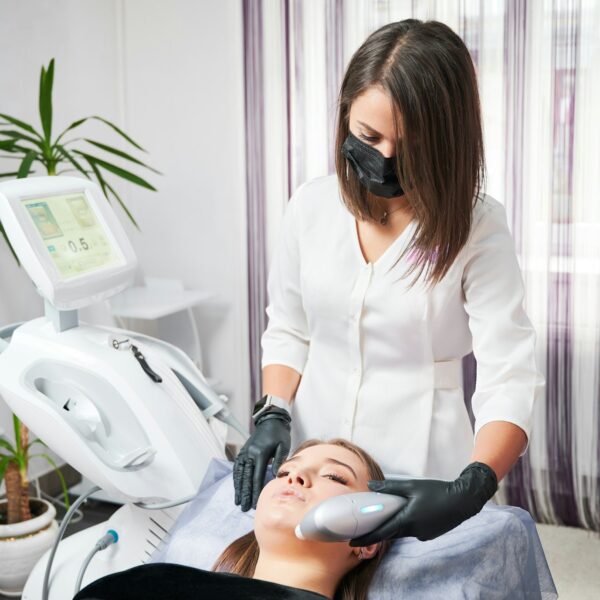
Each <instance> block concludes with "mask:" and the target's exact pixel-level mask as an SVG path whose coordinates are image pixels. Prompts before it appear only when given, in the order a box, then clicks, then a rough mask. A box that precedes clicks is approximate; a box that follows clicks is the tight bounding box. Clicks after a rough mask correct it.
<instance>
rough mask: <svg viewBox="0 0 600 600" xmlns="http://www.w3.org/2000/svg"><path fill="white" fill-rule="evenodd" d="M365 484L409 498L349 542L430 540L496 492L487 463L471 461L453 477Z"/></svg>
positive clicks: (468, 514) (359, 543) (481, 504)
mask: <svg viewBox="0 0 600 600" xmlns="http://www.w3.org/2000/svg"><path fill="white" fill-rule="evenodd" d="M368 485H369V488H370V489H371V491H373V492H381V493H382V494H394V495H396V496H404V497H405V498H407V499H408V502H407V503H406V504H405V505H403V506H402V507H401V508H399V509H398V512H397V513H396V514H395V515H393V516H392V517H391V518H390V519H388V520H387V521H386V522H385V523H383V524H382V525H380V526H379V527H378V528H377V529H375V530H374V531H372V532H370V533H368V534H366V535H364V536H362V537H359V538H355V539H353V540H350V545H351V546H368V545H369V544H374V543H376V542H379V541H381V540H388V539H392V538H401V537H416V538H418V539H419V540H421V541H426V540H432V539H433V538H436V537H438V536H440V535H442V534H444V533H446V532H447V531H450V530H451V529H454V528H455V527H456V526H457V525H460V524H461V523H462V522H463V521H466V520H467V519H469V518H470V517H472V516H474V515H476V514H477V513H478V512H479V511H480V510H481V509H482V508H483V506H484V504H485V503H486V502H487V501H488V500H489V499H490V498H491V497H492V496H493V495H494V494H495V493H496V490H497V489H498V480H497V477H496V473H495V472H494V470H493V469H492V468H491V467H490V466H488V465H486V464H485V463H482V462H472V463H471V464H469V465H468V466H467V467H465V468H464V469H463V471H462V472H461V474H460V475H459V476H458V477H457V478H456V479H455V480H454V481H443V480H438V479H404V480H392V479H384V480H383V481H369V484H368Z"/></svg>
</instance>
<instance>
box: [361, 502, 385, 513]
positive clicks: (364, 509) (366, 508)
mask: <svg viewBox="0 0 600 600" xmlns="http://www.w3.org/2000/svg"><path fill="white" fill-rule="evenodd" d="M380 510H383V504H371V505H370V506H363V507H362V508H361V509H360V512H361V513H374V512H379V511H380Z"/></svg>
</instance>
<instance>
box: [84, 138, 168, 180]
mask: <svg viewBox="0 0 600 600" xmlns="http://www.w3.org/2000/svg"><path fill="white" fill-rule="evenodd" d="M84 139H85V141H86V142H87V143H88V144H92V145H93V146H96V147H97V148H100V150H104V151H106V152H110V153H111V154H115V155H116V156H120V157H121V158H124V159H125V160H130V161H131V162H134V163H135V164H136V165H141V166H142V167H146V169H150V170H151V171H154V172H155V173H156V174H158V175H162V173H161V172H160V171H157V170H156V169H155V168H153V167H150V166H148V165H146V164H144V163H143V162H142V161H141V160H138V159H137V158H135V157H133V156H131V155H130V154H127V152H123V151H122V150H118V149H117V148H113V147H111V146H107V145H106V144H102V143H100V142H94V140H88V139H87V138H84Z"/></svg>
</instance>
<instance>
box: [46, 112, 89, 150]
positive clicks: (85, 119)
mask: <svg viewBox="0 0 600 600" xmlns="http://www.w3.org/2000/svg"><path fill="white" fill-rule="evenodd" d="M88 119H89V117H84V118H83V119H77V121H73V122H72V123H71V124H70V125H69V126H68V127H67V128H66V129H65V130H64V131H63V132H62V133H61V134H60V135H59V136H58V137H57V138H56V141H55V142H54V145H57V144H58V142H60V140H61V139H62V138H63V136H64V135H65V133H67V132H69V131H71V129H75V128H76V127H79V126H80V125H82V124H83V123H85V122H86V121H87V120H88Z"/></svg>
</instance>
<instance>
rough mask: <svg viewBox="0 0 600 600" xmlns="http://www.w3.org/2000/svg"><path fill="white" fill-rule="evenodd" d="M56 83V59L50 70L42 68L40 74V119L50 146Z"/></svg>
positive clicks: (51, 62)
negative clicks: (54, 85)
mask: <svg viewBox="0 0 600 600" xmlns="http://www.w3.org/2000/svg"><path fill="white" fill-rule="evenodd" d="M53 83H54V59H52V60H51V61H50V64H49V65H48V70H47V71H46V69H44V67H42V72H41V73H40V119H41V121H42V129H43V130H44V139H45V140H46V143H47V144H48V145H50V137H51V135H52V85H53Z"/></svg>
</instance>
